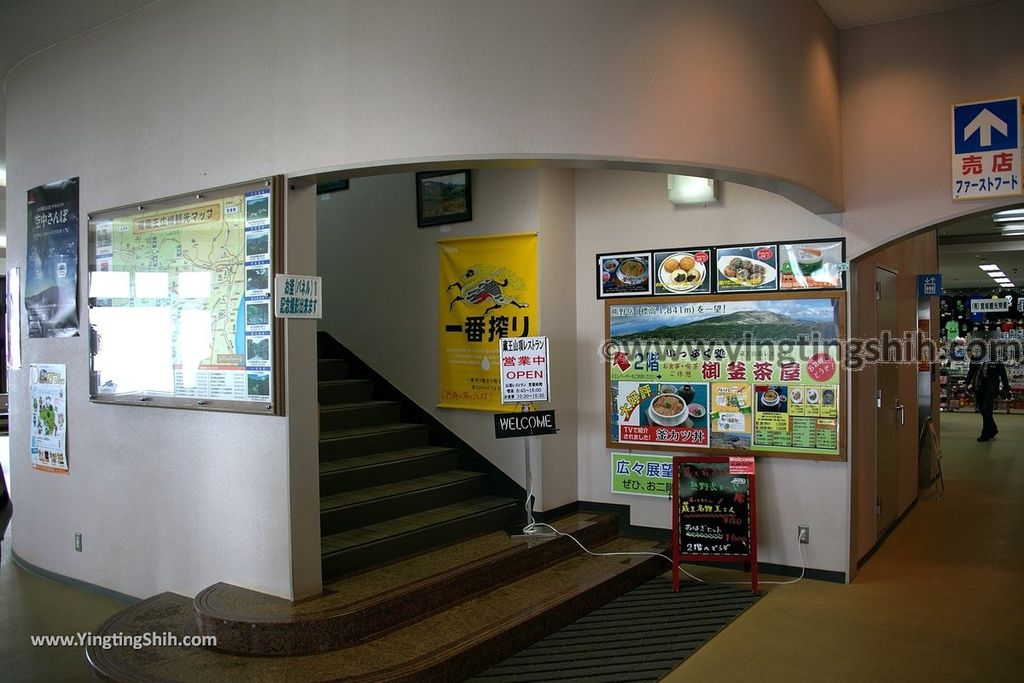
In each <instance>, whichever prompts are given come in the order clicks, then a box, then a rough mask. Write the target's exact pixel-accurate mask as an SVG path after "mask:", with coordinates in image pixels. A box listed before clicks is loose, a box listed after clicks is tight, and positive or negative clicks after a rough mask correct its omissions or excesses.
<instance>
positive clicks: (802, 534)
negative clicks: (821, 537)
mask: <svg viewBox="0 0 1024 683" xmlns="http://www.w3.org/2000/svg"><path fill="white" fill-rule="evenodd" d="M796 532H797V538H799V539H800V542H801V543H810V542H811V527H809V526H798V527H797V528H796Z"/></svg>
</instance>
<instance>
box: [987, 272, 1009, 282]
mask: <svg viewBox="0 0 1024 683" xmlns="http://www.w3.org/2000/svg"><path fill="white" fill-rule="evenodd" d="M989 275H991V276H992V277H993V278H995V279H996V280H998V279H999V278H1001V277H1006V273H1004V272H1003V271H1001V270H993V271H992V272H991V273H989Z"/></svg>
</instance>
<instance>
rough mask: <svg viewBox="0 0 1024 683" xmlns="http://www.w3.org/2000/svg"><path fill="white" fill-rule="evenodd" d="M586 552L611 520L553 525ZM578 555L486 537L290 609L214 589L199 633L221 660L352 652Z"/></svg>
mask: <svg viewBox="0 0 1024 683" xmlns="http://www.w3.org/2000/svg"><path fill="white" fill-rule="evenodd" d="M554 525H555V526H556V527H557V528H558V529H559V530H560V531H563V532H565V533H571V534H572V535H573V536H574V537H575V538H577V539H579V541H580V542H581V543H583V544H584V545H585V546H587V547H594V546H596V545H601V544H603V543H607V542H608V541H609V540H611V539H613V538H614V537H615V535H616V533H617V531H618V520H617V518H616V517H614V516H608V515H594V514H588V513H576V514H573V515H569V516H567V517H564V518H562V519H559V520H557V521H556V522H554ZM580 552H582V551H581V550H580V549H579V547H578V546H577V545H576V544H575V543H574V542H573V541H572V539H570V538H568V537H567V536H560V537H557V538H538V539H530V540H523V539H512V538H509V536H508V534H506V533H505V532H503V531H496V532H491V533H489V534H484V535H482V536H477V537H475V538H472V539H470V540H467V541H462V542H460V543H457V544H454V545H450V546H446V547H445V548H442V549H440V550H433V551H429V552H425V553H421V554H419V555H416V556H413V557H411V558H406V559H404V560H400V561H398V562H394V563H392V564H388V565H385V566H384V567H381V568H380V569H378V570H376V571H373V572H364V573H362V574H357V575H354V576H349V577H346V578H345V579H343V580H341V581H338V582H336V583H333V584H327V585H325V586H324V596H323V597H321V598H318V599H316V600H306V601H302V602H300V603H292V602H291V601H289V600H284V599H282V598H277V597H273V596H269V595H266V594H263V593H258V592H256V591H252V590H248V589H245V588H239V587H237V586H231V585H228V584H224V583H219V584H215V585H213V586H211V587H209V588H207V589H206V590H204V591H203V592H202V593H200V594H199V595H197V596H196V599H195V605H196V610H197V612H198V615H199V620H200V625H201V630H202V633H203V634H205V635H214V636H216V637H217V647H218V648H219V649H221V650H224V651H227V652H236V653H242V654H263V655H290V654H307V653H309V654H311V653H314V652H325V651H328V650H332V649H336V648H339V647H345V646H348V645H352V644H354V643H356V642H360V641H363V640H365V639H366V638H368V637H371V636H373V635H375V634H379V633H382V632H384V631H389V630H391V629H393V628H395V627H396V626H398V625H400V624H403V623H406V622H409V621H411V620H413V619H416V618H421V617H423V616H425V615H427V614H432V613H434V612H436V611H437V610H439V609H444V608H446V607H451V606H452V605H454V604H455V603H457V602H459V601H461V600H464V599H466V598H468V597H471V596H473V595H476V594H479V593H481V592H482V591H484V590H492V589H494V588H497V587H498V586H501V585H504V584H506V583H510V582H512V581H513V580H516V579H518V578H521V577H524V576H526V575H527V574H531V573H533V572H536V571H539V570H541V569H543V568H545V567H547V566H550V565H552V564H554V563H555V562H560V561H562V560H564V559H566V558H568V557H571V556H573V555H575V554H578V553H580Z"/></svg>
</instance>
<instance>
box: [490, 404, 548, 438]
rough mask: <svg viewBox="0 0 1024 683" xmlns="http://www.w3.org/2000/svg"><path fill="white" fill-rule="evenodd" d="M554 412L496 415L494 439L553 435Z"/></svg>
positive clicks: (538, 411) (536, 411)
mask: <svg viewBox="0 0 1024 683" xmlns="http://www.w3.org/2000/svg"><path fill="white" fill-rule="evenodd" d="M557 431H558V429H557V428H556V427H555V411H553V410H535V411H531V412H528V413H498V414H497V415H495V416H494V438H496V439H508V438H511V437H515V436H542V435H544V434H554V433H555V432H557Z"/></svg>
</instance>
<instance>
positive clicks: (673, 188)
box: [668, 175, 718, 206]
mask: <svg viewBox="0 0 1024 683" xmlns="http://www.w3.org/2000/svg"><path fill="white" fill-rule="evenodd" d="M668 200H669V201H670V202H672V203H673V204H675V205H676V206H686V205H689V204H713V203H715V202H717V201H718V182H717V181H715V180H712V179H711V178H698V177H695V176H688V175H669V177H668Z"/></svg>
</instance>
